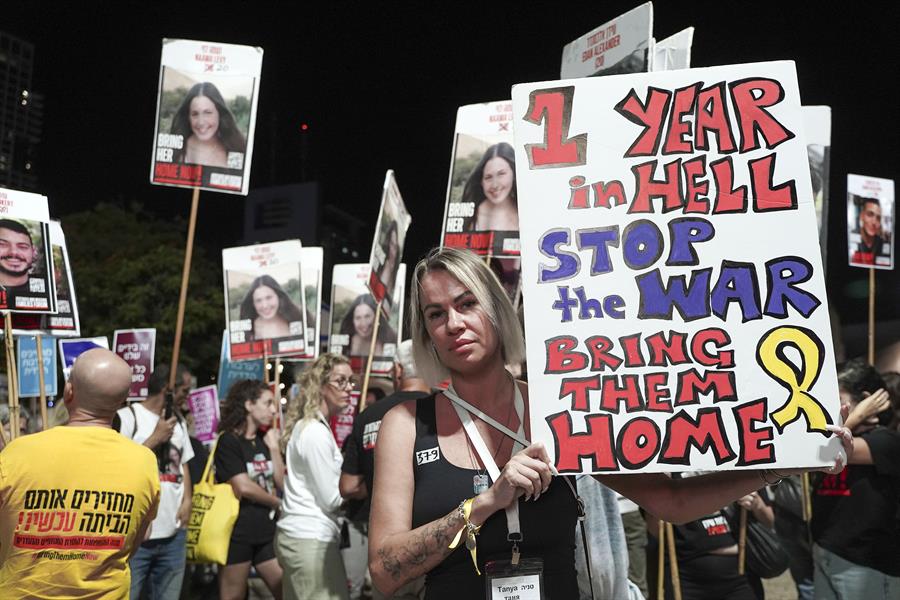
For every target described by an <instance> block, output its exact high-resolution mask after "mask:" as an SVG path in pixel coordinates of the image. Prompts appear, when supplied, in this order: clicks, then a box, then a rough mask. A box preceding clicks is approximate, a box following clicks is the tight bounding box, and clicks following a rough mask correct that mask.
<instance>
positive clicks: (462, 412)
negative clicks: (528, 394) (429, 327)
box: [444, 380, 528, 541]
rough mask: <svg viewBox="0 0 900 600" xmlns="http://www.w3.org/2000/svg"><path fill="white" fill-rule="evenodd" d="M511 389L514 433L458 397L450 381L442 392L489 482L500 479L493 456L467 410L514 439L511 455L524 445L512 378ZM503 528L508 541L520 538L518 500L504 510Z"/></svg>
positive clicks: (521, 413)
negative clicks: (514, 415)
mask: <svg viewBox="0 0 900 600" xmlns="http://www.w3.org/2000/svg"><path fill="white" fill-rule="evenodd" d="M513 388H514V389H515V400H514V403H515V407H516V415H517V416H518V417H519V430H518V431H517V432H515V433H514V432H513V431H512V429H510V428H509V427H506V426H505V425H502V424H501V423H499V422H498V421H497V420H496V419H494V418H492V417H491V416H489V415H487V414H485V413H484V411H482V410H480V409H478V408H476V407H474V406H472V405H471V404H469V403H468V402H466V401H465V400H463V399H462V398H460V397H459V395H458V394H457V393H456V390H455V389H453V384H451V385H450V387H449V388H448V389H447V391H446V392H444V395H446V396H447V397H448V398H449V399H450V401H451V402H453V408H454V409H455V410H456V414H457V415H459V420H460V422H461V423H462V425H463V429H465V432H466V435H467V436H469V440H470V441H471V442H472V445H473V446H474V447H475V451H476V452H477V453H478V457H479V458H481V463H482V464H483V465H484V468H485V469H487V471H488V474H489V475H490V476H491V480H492V481H497V480H498V479H499V478H500V469H499V468H497V463H496V462H494V457H493V456H491V453H490V451H488V449H487V446H486V445H485V443H484V440H483V439H482V437H481V434H480V433H479V432H478V427H476V426H475V422H474V421H473V420H472V417H471V415H469V413H472V414H474V415H475V416H477V417H478V418H479V419H481V420H482V421H484V422H485V423H487V424H488V425H490V426H492V427H493V428H495V429H497V430H498V431H501V432H502V433H504V434H506V435H508V436H509V437H511V438H512V439H513V440H515V442H514V443H513V449H512V453H511V454H510V456H512V455H513V454H515V453H516V452H519V451H520V450H522V449H523V448H524V447H525V446H527V445H528V440H527V439H525V401H524V400H523V399H522V392H521V391H520V390H519V386H518V385H517V384H516V382H515V380H513ZM506 528H507V531H508V532H509V533H508V535H507V539H508V540H510V541H522V529H521V527H520V525H519V503H518V502H513V503H512V504H511V505H510V506H509V508H507V509H506Z"/></svg>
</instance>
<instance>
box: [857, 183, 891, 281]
mask: <svg viewBox="0 0 900 600" xmlns="http://www.w3.org/2000/svg"><path fill="white" fill-rule="evenodd" d="M847 242H848V243H847V252H848V253H849V255H850V266H851V267H870V268H875V269H893V268H894V182H893V180H891V179H880V178H878V177H867V176H865V175H853V174H847Z"/></svg>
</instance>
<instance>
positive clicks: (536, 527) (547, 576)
mask: <svg viewBox="0 0 900 600" xmlns="http://www.w3.org/2000/svg"><path fill="white" fill-rule="evenodd" d="M434 403H435V396H434V395H431V396H427V397H425V398H420V399H419V400H417V401H416V444H415V453H414V455H413V457H412V458H413V470H414V472H415V485H416V489H415V493H414V496H413V522H412V526H413V528H416V527H420V526H422V525H425V524H426V523H430V522H431V521H434V520H436V519H439V518H441V517H443V516H444V515H446V514H447V513H449V512H450V511H452V510H455V509H456V507H458V506H459V503H460V502H461V501H463V500H465V499H466V498H471V497H472V496H473V495H474V484H473V479H472V478H473V477H474V476H475V475H476V474H478V473H479V471H478V470H476V469H463V468H461V467H457V466H455V465H453V464H451V463H450V462H449V461H447V460H446V459H445V458H444V455H443V452H441V449H440V446H439V444H438V436H437V423H436V419H435V410H434ZM572 484H573V485H574V484H575V482H574V479H573V480H572ZM576 521H577V506H576V502H575V497H574V496H573V495H572V492H571V490H569V486H567V485H566V482H565V481H562V480H561V479H560V478H559V477H554V478H553V482H552V483H551V484H550V488H549V489H548V490H547V492H546V493H545V494H543V495H541V497H540V498H539V499H538V500H537V502H533V501H529V502H524V501H522V500H519V522H520V529H521V530H522V536H523V540H522V542H520V543H519V550H520V551H521V553H522V557H523V558H528V557H540V558H542V559H543V561H544V595H545V598H547V599H548V600H549V599H555V600H569V599H572V598H578V584H577V580H576V574H575V525H576ZM506 534H507V529H506V513H505V511H502V510H500V511H497V512H496V513H494V514H493V515H491V517H490V518H488V520H487V521H485V523H484V525H483V526H482V528H481V533H480V534H479V535H478V568H479V569H480V570H481V572H482V573H484V564H485V562H487V561H491V560H509V559H510V557H511V555H512V544H511V543H510V542H508V541H507V539H506ZM484 585H485V582H484V577H483V576H479V575H477V574H476V573H475V568H474V567H473V566H472V558H471V556H470V554H469V551H468V550H466V548H465V545H464V544H460V545H459V547H457V548H456V550H454V551H453V552H452V553H451V554H450V555H449V556H448V557H447V558H446V559H444V561H443V562H442V563H441V564H439V565H438V566H436V567H435V568H434V569H432V570H431V571H430V572H429V573H428V575H427V576H426V580H425V598H426V600H442V599H445V598H446V599H448V600H450V599H452V600H458V599H460V598H465V599H469V598H472V599H476V598H484V597H485V589H484Z"/></svg>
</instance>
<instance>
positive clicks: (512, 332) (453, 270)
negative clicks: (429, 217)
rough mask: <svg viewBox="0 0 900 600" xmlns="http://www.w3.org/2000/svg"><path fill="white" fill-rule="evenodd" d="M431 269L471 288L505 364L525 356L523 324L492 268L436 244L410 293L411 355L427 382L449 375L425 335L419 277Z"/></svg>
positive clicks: (463, 252) (415, 275)
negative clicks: (498, 341) (486, 318)
mask: <svg viewBox="0 0 900 600" xmlns="http://www.w3.org/2000/svg"><path fill="white" fill-rule="evenodd" d="M432 271H446V272H447V273H448V274H450V275H452V276H453V277H454V278H455V279H456V280H457V281H459V282H460V283H461V284H462V285H463V287H465V288H467V289H468V290H469V291H470V292H472V294H473V295H474V296H475V299H476V300H478V304H479V305H480V306H481V307H482V309H483V310H484V312H485V314H487V317H488V320H490V322H491V324H492V325H493V326H494V333H495V334H496V335H497V338H498V339H499V340H500V352H501V355H502V357H503V362H504V363H505V364H513V363H520V362H522V361H524V360H525V336H524V334H523V333H522V325H521V324H520V323H519V319H518V317H517V316H516V311H515V309H514V308H513V305H512V303H511V302H510V301H509V297H508V296H507V295H506V291H504V289H503V286H502V285H500V281H499V280H498V279H497V276H496V275H494V272H493V271H491V270H490V268H488V266H487V265H486V264H485V262H484V260H483V259H481V258H479V257H478V256H476V255H475V254H473V253H472V252H470V251H468V250H459V249H456V248H435V249H434V250H432V251H431V252H429V253H428V254H427V255H426V256H425V258H423V259H422V260H420V261H419V263H418V264H417V265H416V268H415V271H413V277H412V283H413V285H412V292H413V293H412V294H410V304H411V310H410V314H409V320H410V334H411V337H412V343H413V359H414V360H415V363H416V367H417V368H418V369H419V372H420V374H421V376H422V377H423V378H424V379H425V381H426V382H427V383H429V384H436V383H439V382H440V381H442V380H444V379H446V378H447V377H449V375H450V372H449V371H448V370H447V368H446V367H445V366H444V365H443V364H442V363H441V360H440V358H439V357H438V355H437V352H436V351H435V349H434V345H433V344H432V343H431V339H430V338H429V337H428V328H427V327H426V326H425V319H424V315H423V314H422V302H421V298H419V294H420V293H421V288H422V278H423V277H424V276H425V275H426V274H428V273H430V272H432Z"/></svg>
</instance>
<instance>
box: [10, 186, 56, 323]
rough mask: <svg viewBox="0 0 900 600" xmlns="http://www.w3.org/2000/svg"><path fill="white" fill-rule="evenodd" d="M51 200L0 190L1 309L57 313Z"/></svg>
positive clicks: (24, 193) (37, 195)
mask: <svg viewBox="0 0 900 600" xmlns="http://www.w3.org/2000/svg"><path fill="white" fill-rule="evenodd" d="M51 256H52V253H51V250H50V211H49V209H48V207H47V197H46V196H41V195H40V194H32V193H29V192H20V191H17V190H8V189H3V188H0V309H2V310H5V311H9V312H24V313H54V312H56V289H55V278H54V274H53V261H52V260H50V257H51Z"/></svg>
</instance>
